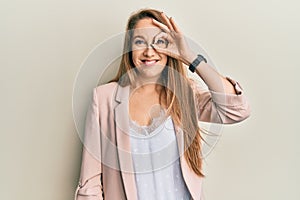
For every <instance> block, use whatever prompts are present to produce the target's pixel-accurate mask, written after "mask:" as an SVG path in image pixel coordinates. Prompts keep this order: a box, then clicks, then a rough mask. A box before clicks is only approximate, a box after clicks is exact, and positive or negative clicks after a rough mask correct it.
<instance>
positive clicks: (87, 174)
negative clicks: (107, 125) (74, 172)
mask: <svg viewBox="0 0 300 200" xmlns="http://www.w3.org/2000/svg"><path fill="white" fill-rule="evenodd" d="M98 109H99V108H98V99H97V90H96V88H94V90H93V98H92V102H91V104H90V105H89V108H88V111H87V114H86V120H85V129H84V141H83V149H82V161H81V170H80V178H79V183H78V185H77V188H76V191H75V200H102V199H103V197H102V196H103V192H102V184H101V182H102V181H101V178H102V177H101V176H102V168H101V147H100V143H101V142H100V124H99V110H98Z"/></svg>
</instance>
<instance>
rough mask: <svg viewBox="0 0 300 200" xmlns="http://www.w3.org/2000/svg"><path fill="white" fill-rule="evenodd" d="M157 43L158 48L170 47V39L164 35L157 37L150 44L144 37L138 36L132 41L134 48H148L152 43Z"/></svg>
mask: <svg viewBox="0 0 300 200" xmlns="http://www.w3.org/2000/svg"><path fill="white" fill-rule="evenodd" d="M153 44H154V45H155V46H157V47H158V48H162V49H165V48H167V47H168V44H169V42H168V40H166V39H164V38H163V37H157V38H156V37H155V38H154V39H153V41H152V43H151V44H148V42H147V41H146V40H145V39H143V38H142V37H140V36H138V37H136V38H134V39H133V42H132V50H141V49H146V48H148V47H149V46H151V45H153Z"/></svg>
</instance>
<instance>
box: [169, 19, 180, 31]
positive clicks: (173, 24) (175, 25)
mask: <svg viewBox="0 0 300 200" xmlns="http://www.w3.org/2000/svg"><path fill="white" fill-rule="evenodd" d="M170 22H171V24H172V26H173V28H174V31H176V32H177V33H181V31H180V29H179V27H178V25H177V24H176V23H175V21H174V19H173V17H170Z"/></svg>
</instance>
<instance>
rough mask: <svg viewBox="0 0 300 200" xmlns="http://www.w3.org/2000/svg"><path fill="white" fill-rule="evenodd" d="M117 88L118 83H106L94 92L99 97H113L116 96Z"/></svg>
mask: <svg viewBox="0 0 300 200" xmlns="http://www.w3.org/2000/svg"><path fill="white" fill-rule="evenodd" d="M117 86H118V82H110V83H105V84H102V85H99V86H97V87H95V88H94V91H95V92H96V94H97V96H98V97H101V98H103V97H106V96H107V97H111V96H112V95H113V94H114V92H115V90H116V88H117Z"/></svg>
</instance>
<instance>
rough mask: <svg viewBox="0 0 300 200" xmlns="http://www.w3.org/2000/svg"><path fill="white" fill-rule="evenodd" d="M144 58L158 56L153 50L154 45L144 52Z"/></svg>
mask: <svg viewBox="0 0 300 200" xmlns="http://www.w3.org/2000/svg"><path fill="white" fill-rule="evenodd" d="M143 54H144V56H147V57H152V56H154V55H155V54H156V52H155V49H154V48H153V46H152V44H150V45H148V47H147V48H145V50H144V52H143Z"/></svg>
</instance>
